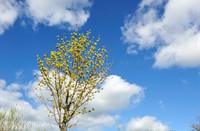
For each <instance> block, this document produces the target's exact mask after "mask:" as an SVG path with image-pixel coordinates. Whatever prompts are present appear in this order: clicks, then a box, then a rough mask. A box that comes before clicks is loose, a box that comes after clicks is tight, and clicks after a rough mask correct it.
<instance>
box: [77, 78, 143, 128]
mask: <svg viewBox="0 0 200 131" xmlns="http://www.w3.org/2000/svg"><path fill="white" fill-rule="evenodd" d="M102 87H103V90H102V91H101V92H100V93H99V94H96V95H95V98H94V99H93V100H92V101H91V102H89V103H88V106H87V107H88V108H89V109H90V108H95V112H93V113H89V114H87V115H83V116H78V117H76V118H75V120H78V121H80V123H81V124H80V125H78V127H79V128H81V129H82V130H86V131H90V130H91V131H92V130H94V128H95V130H102V128H103V127H109V126H113V125H114V124H115V121H116V120H117V119H118V118H119V116H116V115H110V114H109V113H110V112H113V111H114V112H115V111H119V110H122V109H125V108H127V107H129V106H131V105H134V104H137V103H139V102H140V101H141V100H142V98H143V97H144V92H143V88H142V87H140V86H138V85H136V84H132V83H129V82H127V81H125V80H124V79H122V78H121V77H120V76H117V75H111V76H109V77H108V78H107V79H106V81H105V83H104V84H103V85H102Z"/></svg>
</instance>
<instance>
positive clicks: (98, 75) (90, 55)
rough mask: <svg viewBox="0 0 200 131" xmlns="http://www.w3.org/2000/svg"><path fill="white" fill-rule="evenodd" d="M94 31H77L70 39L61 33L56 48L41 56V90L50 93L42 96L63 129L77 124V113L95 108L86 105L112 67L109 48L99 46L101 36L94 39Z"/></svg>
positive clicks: (39, 59) (39, 64) (50, 112)
mask: <svg viewBox="0 0 200 131" xmlns="http://www.w3.org/2000/svg"><path fill="white" fill-rule="evenodd" d="M90 33H91V32H89V31H88V32H87V33H86V34H80V33H78V32H77V31H74V32H73V33H71V35H70V39H69V40H67V38H66V36H63V37H59V36H58V37H57V39H58V44H57V46H56V48H57V50H56V51H51V53H50V54H49V55H48V54H44V59H43V60H42V59H41V58H40V57H39V56H37V61H38V67H39V70H40V74H39V75H38V78H39V86H40V88H39V90H43V89H44V90H47V91H49V93H50V96H49V97H48V98H46V97H44V95H43V93H42V92H41V93H40V95H39V97H40V99H41V100H42V101H43V102H44V103H45V105H46V107H47V109H48V111H49V114H50V115H51V116H53V118H54V119H55V121H56V123H57V124H58V126H59V128H60V130H61V131H66V130H67V129H69V128H71V127H72V126H73V125H74V124H76V122H75V123H73V124H71V122H70V121H71V120H72V118H74V116H76V115H78V114H85V113H88V112H91V111H93V110H94V108H92V109H87V108H86V107H85V104H86V103H87V102H88V101H90V100H92V99H93V98H94V95H95V93H98V92H99V91H100V90H101V88H100V85H101V84H102V82H103V81H104V80H105V78H106V77H107V72H108V70H109V67H110V64H108V63H106V61H107V58H108V55H107V54H108V52H107V50H106V49H105V47H97V43H98V42H99V40H100V38H98V39H96V40H94V38H90Z"/></svg>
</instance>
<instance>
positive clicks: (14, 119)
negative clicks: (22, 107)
mask: <svg viewBox="0 0 200 131" xmlns="http://www.w3.org/2000/svg"><path fill="white" fill-rule="evenodd" d="M29 127H30V125H29V124H28V123H27V122H24V121H23V115H22V114H20V113H18V112H17V110H16V108H11V109H10V110H9V111H0V130H2V131H26V130H27V131H28V128H29Z"/></svg>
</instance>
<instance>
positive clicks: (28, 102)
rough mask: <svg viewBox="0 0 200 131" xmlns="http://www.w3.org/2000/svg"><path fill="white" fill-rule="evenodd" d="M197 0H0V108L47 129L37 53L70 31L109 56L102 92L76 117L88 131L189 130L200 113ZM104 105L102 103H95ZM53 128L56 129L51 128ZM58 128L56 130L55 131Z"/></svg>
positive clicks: (199, 50) (199, 40)
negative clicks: (94, 41)
mask: <svg viewBox="0 0 200 131" xmlns="http://www.w3.org/2000/svg"><path fill="white" fill-rule="evenodd" d="M199 6H200V1H199V0H184V1H182V0H176V1H173V0H132V1H131V0H117V1H116V0H96V1H90V0H43V1H41V0H0V109H1V110H2V109H8V108H10V107H12V106H15V105H17V109H18V110H19V112H21V113H23V114H25V116H26V119H27V120H29V121H31V122H32V123H41V122H42V123H43V124H42V126H44V128H46V129H49V125H48V123H49V121H48V118H47V116H46V114H45V113H44V112H45V107H44V106H43V105H42V104H40V103H39V102H38V99H37V98H36V97H35V96H34V94H33V89H34V87H36V86H37V82H38V81H37V80H35V78H34V77H33V73H34V71H36V70H37V69H38V67H37V61H36V55H37V54H39V55H43V54H44V53H47V52H50V51H52V50H55V45H56V43H57V40H56V36H57V35H62V34H65V35H67V36H69V34H70V32H71V31H73V28H74V26H75V25H76V24H77V25H78V26H79V32H83V33H84V32H86V31H87V30H89V29H91V30H92V35H93V36H95V37H98V36H99V35H100V37H101V41H100V42H99V45H102V46H106V48H107V50H109V51H111V53H110V55H109V60H110V61H113V62H114V63H115V64H114V66H113V67H112V68H111V73H110V74H109V77H108V78H107V79H106V81H105V83H104V84H103V85H102V87H104V89H105V90H104V91H102V93H101V94H99V95H97V96H96V98H95V99H94V101H93V102H91V103H89V105H88V106H92V107H95V108H96V112H94V113H91V114H87V115H86V116H78V117H76V118H75V119H76V120H79V121H80V122H79V124H78V126H77V128H74V130H86V131H93V130H97V131H98V130H99V131H107V130H108V131H115V130H116V127H117V125H118V124H120V125H121V127H122V128H124V129H125V130H127V131H134V130H145V129H150V130H152V131H166V130H170V129H172V130H175V131H189V130H190V126H191V124H192V123H195V122H197V121H196V117H197V116H198V115H199V110H200V68H199V67H200V8H199ZM100 100H101V101H103V103H101V102H100ZM53 125H54V124H53ZM54 130H56V127H55V129H54Z"/></svg>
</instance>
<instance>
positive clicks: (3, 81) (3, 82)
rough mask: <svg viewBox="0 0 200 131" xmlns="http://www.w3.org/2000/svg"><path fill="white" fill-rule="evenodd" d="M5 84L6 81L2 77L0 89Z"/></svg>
mask: <svg viewBox="0 0 200 131" xmlns="http://www.w3.org/2000/svg"><path fill="white" fill-rule="evenodd" d="M5 86H6V81H5V80H3V79H0V89H1V88H4V87H5Z"/></svg>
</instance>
